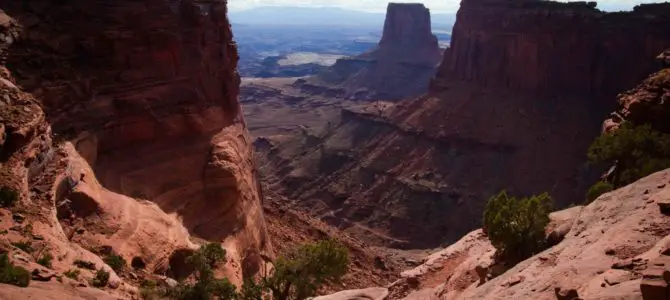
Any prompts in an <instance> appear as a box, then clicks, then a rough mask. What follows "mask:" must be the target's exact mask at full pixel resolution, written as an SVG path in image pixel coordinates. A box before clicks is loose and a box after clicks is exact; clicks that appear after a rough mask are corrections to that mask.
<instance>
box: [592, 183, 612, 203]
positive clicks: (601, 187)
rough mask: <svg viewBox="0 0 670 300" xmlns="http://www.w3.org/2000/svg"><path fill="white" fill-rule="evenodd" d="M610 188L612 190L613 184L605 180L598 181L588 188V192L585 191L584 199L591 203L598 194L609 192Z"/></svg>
mask: <svg viewBox="0 0 670 300" xmlns="http://www.w3.org/2000/svg"><path fill="white" fill-rule="evenodd" d="M612 190H614V185H612V184H611V183H609V182H607V181H598V182H596V184H594V185H592V186H591V187H590V188H589V191H588V192H586V201H587V202H588V203H591V202H593V200H596V199H597V198H598V197H600V195H602V194H604V193H607V192H611V191H612Z"/></svg>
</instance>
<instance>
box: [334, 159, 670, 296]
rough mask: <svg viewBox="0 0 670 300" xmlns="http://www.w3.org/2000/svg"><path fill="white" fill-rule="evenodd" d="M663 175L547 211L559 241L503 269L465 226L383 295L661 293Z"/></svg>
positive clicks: (667, 244) (666, 225) (665, 238)
mask: <svg viewBox="0 0 670 300" xmlns="http://www.w3.org/2000/svg"><path fill="white" fill-rule="evenodd" d="M669 180H670V170H665V171H661V172H658V173H655V174H652V175H650V176H648V177H646V178H643V179H640V180H639V181H637V182H635V183H633V184H631V185H629V186H626V187H623V188H621V189H618V190H616V191H613V192H610V193H606V194H604V195H602V196H600V197H599V198H598V199H596V200H595V201H594V202H592V203H590V204H589V205H587V206H583V207H582V206H576V207H573V208H569V209H566V210H563V211H558V212H554V213H552V214H551V215H550V219H551V223H550V226H549V228H547V229H548V231H551V228H552V227H555V228H557V227H563V226H566V227H567V228H568V230H567V231H566V232H565V236H564V238H563V240H562V241H561V242H559V243H558V244H556V245H555V246H553V247H551V248H549V249H547V250H545V251H543V252H541V253H538V254H537V255H535V256H533V257H530V258H528V259H527V260H525V261H523V262H520V263H519V264H517V265H516V266H514V267H513V268H511V269H509V270H503V271H504V273H503V272H499V271H496V270H495V269H494V268H495V265H494V264H493V259H492V257H493V255H494V253H495V248H493V246H491V244H490V242H489V240H488V238H487V237H486V235H485V234H483V232H482V231H481V230H475V231H473V232H470V233H469V234H467V235H466V236H464V237H463V238H462V239H460V240H459V241H457V242H456V243H454V244H452V245H450V246H449V247H446V248H444V249H442V250H439V251H437V252H435V253H433V254H431V255H429V256H428V257H427V258H426V260H425V262H424V263H423V264H422V265H420V266H418V267H416V268H414V269H411V270H407V271H405V272H403V273H402V277H403V278H402V279H401V280H398V281H397V282H395V283H394V284H392V285H391V286H389V287H388V289H389V290H390V295H389V298H388V299H405V300H410V299H445V300H451V299H645V300H647V299H649V300H656V299H667V298H666V296H667V295H668V294H667V291H668V290H667V280H668V279H664V275H663V274H664V273H663V272H664V271H665V272H667V271H666V270H667V266H668V253H670V235H668V234H669V233H670V231H669V229H670V216H668V215H667V214H664V213H663V211H662V210H661V209H660V207H661V204H662V203H663V202H664V201H666V200H665V199H667V198H668V196H669V193H670V188H669V187H668V186H669V185H668V181H669ZM478 273H479V274H478ZM493 273H497V274H496V275H493V276H491V275H492V274H493ZM341 294H345V293H341ZM419 295H421V297H417V296H419ZM333 296H334V295H333ZM334 299H335V298H334Z"/></svg>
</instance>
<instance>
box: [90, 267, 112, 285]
mask: <svg viewBox="0 0 670 300" xmlns="http://www.w3.org/2000/svg"><path fill="white" fill-rule="evenodd" d="M107 283H109V272H107V271H105V270H103V269H100V270H98V272H96V273H95V277H93V280H92V281H91V284H92V285H93V286H94V287H105V286H107Z"/></svg>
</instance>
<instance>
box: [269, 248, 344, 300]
mask: <svg viewBox="0 0 670 300" xmlns="http://www.w3.org/2000/svg"><path fill="white" fill-rule="evenodd" d="M348 264H349V254H348V251H347V249H346V248H345V247H344V246H342V245H340V244H338V243H336V242H335V241H332V240H324V241H320V242H318V243H315V244H307V245H303V246H302V247H300V248H298V249H297V250H296V251H295V252H293V253H292V254H290V255H288V256H287V257H279V258H278V259H277V261H276V262H275V269H274V271H273V273H272V275H271V276H270V277H267V278H264V280H263V281H264V282H263V284H264V286H265V287H266V288H267V289H269V290H270V291H272V297H273V299H275V300H288V299H296V300H299V299H305V298H307V297H311V296H314V295H316V292H317V290H318V289H319V287H321V286H322V285H324V284H326V283H338V282H339V280H340V279H341V278H342V276H344V274H346V272H347V267H348Z"/></svg>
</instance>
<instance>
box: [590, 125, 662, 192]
mask: <svg viewBox="0 0 670 300" xmlns="http://www.w3.org/2000/svg"><path fill="white" fill-rule="evenodd" d="M588 157H589V160H590V161H592V162H594V163H605V164H610V165H611V164H615V163H616V168H615V170H614V174H613V178H612V184H613V186H614V187H615V188H618V187H621V186H623V185H626V184H629V183H632V182H634V181H635V180H638V179H640V178H642V177H645V176H647V175H649V174H652V173H654V172H657V171H660V170H663V169H666V168H669V167H670V135H668V134H665V133H661V132H659V131H656V130H654V129H652V128H651V126H650V125H641V126H634V125H632V124H631V123H628V122H624V123H623V124H621V126H620V127H619V128H618V129H617V130H615V131H614V132H611V133H607V134H603V135H601V136H599V137H598V138H596V140H595V141H594V142H593V143H592V144H591V146H590V147H589V150H588Z"/></svg>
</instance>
